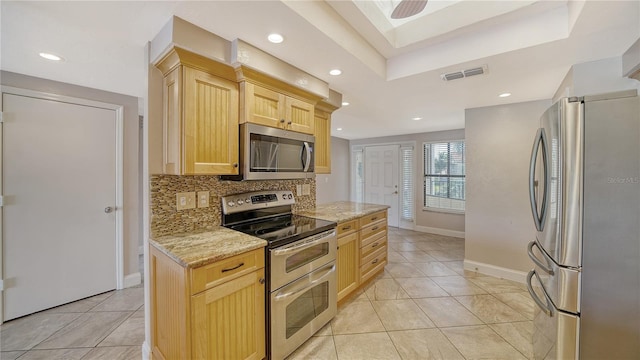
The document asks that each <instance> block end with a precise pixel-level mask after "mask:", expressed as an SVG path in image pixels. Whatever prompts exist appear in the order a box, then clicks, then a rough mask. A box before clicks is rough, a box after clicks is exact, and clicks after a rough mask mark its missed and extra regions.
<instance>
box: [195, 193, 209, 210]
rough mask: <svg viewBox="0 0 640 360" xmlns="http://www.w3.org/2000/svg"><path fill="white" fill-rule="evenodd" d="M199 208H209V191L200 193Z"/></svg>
mask: <svg viewBox="0 0 640 360" xmlns="http://www.w3.org/2000/svg"><path fill="white" fill-rule="evenodd" d="M198 207H199V208H206V207H209V192H208V191H198Z"/></svg>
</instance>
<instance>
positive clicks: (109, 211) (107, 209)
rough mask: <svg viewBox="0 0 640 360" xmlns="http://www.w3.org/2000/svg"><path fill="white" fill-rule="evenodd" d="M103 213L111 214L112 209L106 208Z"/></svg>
mask: <svg viewBox="0 0 640 360" xmlns="http://www.w3.org/2000/svg"><path fill="white" fill-rule="evenodd" d="M104 212H105V213H107V214H109V213H111V212H113V208H112V207H111V206H107V207H106V208H104Z"/></svg>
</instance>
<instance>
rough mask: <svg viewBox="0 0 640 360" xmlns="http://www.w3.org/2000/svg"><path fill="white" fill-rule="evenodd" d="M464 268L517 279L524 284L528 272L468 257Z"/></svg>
mask: <svg viewBox="0 0 640 360" xmlns="http://www.w3.org/2000/svg"><path fill="white" fill-rule="evenodd" d="M464 269H465V270H469V271H476V272H479V273H481V274H484V275H491V276H495V277H499V278H502V279H507V280H512V281H517V282H519V283H522V284H524V283H525V281H526V279H527V273H526V272H522V271H518V270H513V269H507V268H503V267H500V266H495V265H491V264H485V263H481V262H477V261H471V260H466V259H465V260H464Z"/></svg>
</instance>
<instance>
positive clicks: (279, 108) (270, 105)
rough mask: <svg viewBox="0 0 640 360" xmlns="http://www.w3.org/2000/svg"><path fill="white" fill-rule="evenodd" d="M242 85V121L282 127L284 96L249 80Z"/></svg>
mask: <svg viewBox="0 0 640 360" xmlns="http://www.w3.org/2000/svg"><path fill="white" fill-rule="evenodd" d="M243 87H244V113H243V122H250V123H254V124H260V125H264V126H271V127H282V124H283V123H284V121H283V120H284V116H285V111H284V108H285V96H284V95H283V94H280V93H278V92H276V91H273V90H269V89H266V88H263V87H262V86H258V85H255V84H252V83H249V82H245V83H243Z"/></svg>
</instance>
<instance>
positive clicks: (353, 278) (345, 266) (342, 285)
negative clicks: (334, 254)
mask: <svg viewBox="0 0 640 360" xmlns="http://www.w3.org/2000/svg"><path fill="white" fill-rule="evenodd" d="M359 258H360V246H358V234H357V233H353V234H350V235H346V236H342V237H340V238H339V239H338V261H337V266H336V272H337V275H338V301H340V300H341V299H342V298H344V297H345V296H347V295H349V293H350V292H351V291H353V290H354V289H355V288H357V287H358V278H359V274H358V270H359V269H360V265H359Z"/></svg>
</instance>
